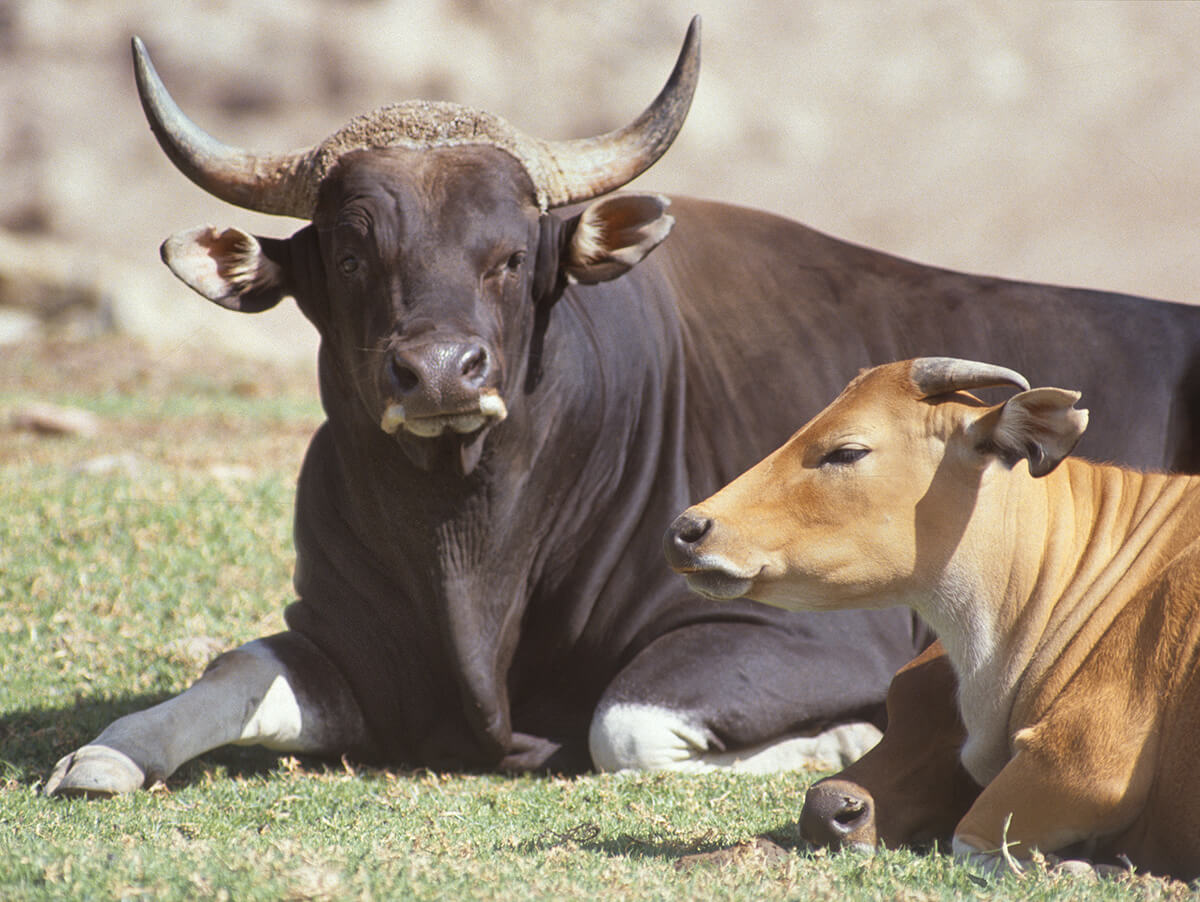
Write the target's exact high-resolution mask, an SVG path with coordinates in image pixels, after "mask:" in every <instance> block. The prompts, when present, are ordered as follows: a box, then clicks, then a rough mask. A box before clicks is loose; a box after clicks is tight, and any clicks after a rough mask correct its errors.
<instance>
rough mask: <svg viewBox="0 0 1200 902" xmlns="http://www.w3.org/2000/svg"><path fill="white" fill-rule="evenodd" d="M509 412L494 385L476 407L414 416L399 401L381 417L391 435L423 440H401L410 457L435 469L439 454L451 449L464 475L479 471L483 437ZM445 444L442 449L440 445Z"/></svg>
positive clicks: (482, 393) (415, 462) (484, 392)
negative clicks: (444, 439)
mask: <svg viewBox="0 0 1200 902" xmlns="http://www.w3.org/2000/svg"><path fill="white" fill-rule="evenodd" d="M507 416H508V408H507V407H506V406H505V404H504V399H503V398H501V397H500V393H499V392H498V391H496V389H494V388H490V389H486V390H484V391H483V392H481V393H480V395H479V403H478V405H477V406H476V407H474V408H472V409H469V410H463V411H456V412H452V413H438V414H426V415H420V416H414V415H413V414H412V413H411V412H410V411H407V410H405V407H404V405H403V404H402V403H400V402H398V401H396V402H393V403H391V404H389V405H388V406H387V409H386V410H384V412H383V416H381V417H380V418H379V428H380V429H382V430H383V431H384V432H386V433H387V434H388V435H398V434H401V433H402V434H404V435H410V436H415V437H416V438H418V439H421V440H422V441H417V442H412V441H407V442H403V441H402V442H400V446H401V447H402V448H403V449H404V453H405V454H406V455H407V456H408V459H409V460H410V461H412V462H413V463H414V464H415V465H416V466H418V467H420V468H421V469H422V470H426V471H428V470H431V469H432V468H433V467H434V466H435V463H436V461H437V460H438V459H439V457H440V456H441V455H443V454H445V453H446V452H447V451H449V452H450V453H451V454H453V455H454V457H455V459H457V462H458V471H459V473H461V474H462V475H463V476H470V475H471V474H472V473H474V472H475V467H476V466H478V464H479V460H480V458H481V457H482V456H483V444H484V442H483V438H484V435H485V434H486V432H487V429H488V428H489V427H490V426H492V425H494V424H496V423H499V422H501V421H502V420H503V419H504V418H505V417H507ZM443 435H449V436H458V437H460V440H459V441H454V442H451V443H450V445H449V447H446V446H445V443H444V442H442V443H438V442H434V441H432V440H433V439H437V438H439V437H440V436H443ZM439 446H441V450H440V451H439V450H438V448H439Z"/></svg>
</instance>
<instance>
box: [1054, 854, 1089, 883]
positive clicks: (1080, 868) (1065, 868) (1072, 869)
mask: <svg viewBox="0 0 1200 902" xmlns="http://www.w3.org/2000/svg"><path fill="white" fill-rule="evenodd" d="M1054 873H1056V874H1065V875H1067V876H1069V877H1073V878H1075V879H1076V880H1083V881H1086V882H1088V883H1094V882H1095V881H1097V880H1099V879H1100V878H1099V877H1097V876H1096V868H1095V866H1094V865H1093V864H1092V863H1091V862H1090V861H1082V860H1081V859H1078V858H1069V859H1067V860H1066V861H1060V862H1059V863H1058V864H1056V865H1055V866H1054Z"/></svg>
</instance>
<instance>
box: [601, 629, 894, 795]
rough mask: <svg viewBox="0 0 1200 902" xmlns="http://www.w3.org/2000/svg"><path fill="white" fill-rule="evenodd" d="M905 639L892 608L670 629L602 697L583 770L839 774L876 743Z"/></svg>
mask: <svg viewBox="0 0 1200 902" xmlns="http://www.w3.org/2000/svg"><path fill="white" fill-rule="evenodd" d="M797 616H803V615H797ZM915 641H916V640H914V631H913V622H912V616H911V614H908V613H906V612H902V611H898V610H894V611H882V612H861V611H854V612H836V613H829V614H820V615H812V617H811V618H810V617H804V619H803V620H800V621H784V623H783V624H782V625H781V624H777V623H765V624H764V623H742V622H725V623H702V624H694V625H691V626H687V627H683V628H680V629H677V630H675V631H673V632H670V633H667V634H666V635H664V636H661V637H659V638H658V639H656V640H655V641H654V642H652V643H651V644H650V645H648V646H647V647H646V648H645V649H643V650H642V651H641V652H640V653H639V654H638V655H637V656H636V657H635V658H634V660H633V661H631V662H630V663H629V664H628V665H627V666H626V667H625V669H624V670H622V671H621V673H620V674H618V676H617V677H616V679H614V681H613V682H612V684H611V685H610V686H609V688H608V690H607V691H606V692H605V694H604V696H603V698H602V699H601V701H600V704H599V705H598V706H597V709H596V714H595V716H594V717H593V719H592V724H591V729H590V731H589V736H588V739H589V748H590V751H591V754H592V761H593V763H594V764H595V766H596V767H597V768H598V769H600V770H630V769H655V768H668V769H674V770H706V769H712V768H731V769H734V770H740V771H748V772H768V771H777V770H790V769H797V768H813V767H818V768H834V767H840V766H842V765H844V764H847V763H849V762H850V761H853V760H855V759H857V758H858V757H859V756H861V755H862V754H863V753H864V752H865V751H867V749H869V748H870V747H871V746H872V745H874V743H875V742H877V741H878V739H879V737H880V731H879V723H880V722H881V720H882V714H883V700H884V695H885V693H886V691H887V687H888V683H889V682H890V680H891V676H892V674H893V673H894V672H895V670H896V669H897V668H898V667H899V666H900V665H901V664H903V663H905V662H906V661H907V660H908V659H909V658H911V657H912V655H913V654H914V642H915Z"/></svg>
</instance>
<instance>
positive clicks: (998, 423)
mask: <svg viewBox="0 0 1200 902" xmlns="http://www.w3.org/2000/svg"><path fill="white" fill-rule="evenodd" d="M1079 397H1080V395H1079V392H1077V391H1066V390H1065V389H1061V388H1035V389H1033V390H1032V391H1023V392H1021V393H1020V394H1018V395H1013V396H1012V397H1011V398H1009V399H1008V400H1007V401H1006V402H1004V403H1003V404H1000V405H998V406H997V407H993V408H992V409H991V410H989V411H988V412H987V413H986V414H984V415H983V416H982V417H980V418H979V419H978V420H976V421H975V423H974V424H973V425H972V426H971V429H970V432H971V435H972V437H973V438H974V439H975V441H976V444H977V446H978V447H980V448H981V449H982V450H984V451H985V452H987V453H991V454H997V455H999V456H1000V457H1001V458H1002V459H1003V460H1004V461H1005V462H1007V463H1008V465H1009V466H1013V465H1014V464H1015V463H1016V462H1017V461H1018V460H1020V459H1021V458H1025V459H1026V460H1028V461H1029V472H1030V473H1031V474H1032V475H1034V476H1045V475H1046V474H1047V473H1049V472H1051V471H1052V470H1053V469H1054V468H1055V467H1057V466H1058V465H1059V464H1060V463H1062V461H1063V459H1064V458H1066V456H1067V455H1068V454H1070V453H1071V451H1072V449H1074V447H1075V445H1076V444H1077V443H1078V442H1079V439H1080V437H1081V436H1082V435H1083V432H1084V430H1085V429H1087V424H1088V412H1087V411H1086V410H1077V409H1076V408H1075V402H1076V401H1078V400H1079Z"/></svg>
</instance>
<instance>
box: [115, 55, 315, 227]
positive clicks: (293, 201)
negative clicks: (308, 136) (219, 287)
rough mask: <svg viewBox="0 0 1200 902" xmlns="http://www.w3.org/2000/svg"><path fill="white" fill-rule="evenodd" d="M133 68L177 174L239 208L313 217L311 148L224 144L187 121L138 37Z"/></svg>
mask: <svg viewBox="0 0 1200 902" xmlns="http://www.w3.org/2000/svg"><path fill="white" fill-rule="evenodd" d="M133 68H134V76H135V77H136V79H137V88H138V96H139V97H140V98H141V100H142V109H143V110H145V112H146V118H147V119H148V120H149V122H150V130H151V131H152V132H154V137H155V138H157V139H158V143H159V145H160V146H161V147H162V149H163V150H164V151H165V152H166V154H167V156H168V157H169V158H170V160H171V162H172V163H174V164H175V167H176V168H177V169H178V170H179V171H180V172H182V173H183V174H184V175H186V176H187V177H188V178H190V179H191V180H192V181H193V182H195V183H196V184H197V185H199V186H200V187H201V188H203V189H204V190H205V191H207V192H209V193H210V194H213V195H215V196H216V197H219V198H220V199H221V200H224V201H228V202H229V203H231V204H237V205H238V206H239V207H246V208H247V209H250V210H257V211H258V212H260V213H274V214H277V215H281V216H295V217H297V218H300V219H307V218H309V217H310V216H311V215H312V211H313V206H314V202H315V189H316V186H315V185H314V184H313V182H312V179H311V177H310V176H309V175H308V173H307V169H308V168H309V165H310V161H311V158H312V153H313V150H312V149H311V148H306V149H304V150H300V151H294V152H292V153H287V154H251V153H247V152H246V151H244V150H240V149H238V148H236V147H229V146H228V145H225V144H222V143H221V142H220V141H218V140H216V139H215V138H213V137H212V136H211V135H208V134H207V133H205V132H204V131H203V130H202V129H201V128H200V127H199V126H197V125H196V124H195V123H194V122H192V121H191V120H190V119H188V117H187V116H185V115H184V114H183V111H182V110H180V109H179V107H178V105H177V104H176V103H175V101H174V100H172V99H171V95H170V94H168V93H167V89H166V87H165V86H164V85H163V83H162V79H160V78H159V77H158V72H156V71H155V69H154V65H153V64H152V63H151V62H150V55H149V54H148V53H147V52H146V45H145V44H143V43H142V40H141V38H138V37H135V38H134V39H133Z"/></svg>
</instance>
